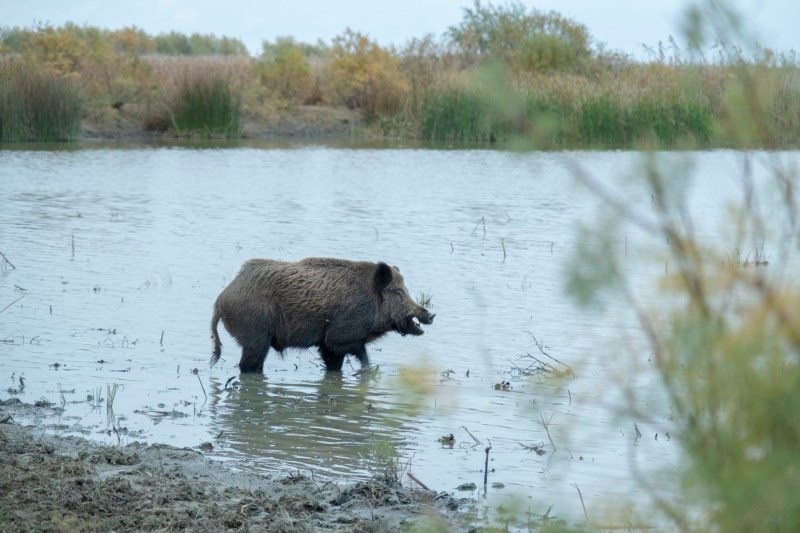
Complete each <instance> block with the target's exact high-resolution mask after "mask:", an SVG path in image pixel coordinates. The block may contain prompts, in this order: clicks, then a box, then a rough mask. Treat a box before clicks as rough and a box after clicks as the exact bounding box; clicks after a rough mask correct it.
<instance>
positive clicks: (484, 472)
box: [483, 439, 492, 493]
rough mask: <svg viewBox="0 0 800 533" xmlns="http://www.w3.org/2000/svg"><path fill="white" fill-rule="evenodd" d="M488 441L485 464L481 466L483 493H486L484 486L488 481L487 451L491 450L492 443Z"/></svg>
mask: <svg viewBox="0 0 800 533" xmlns="http://www.w3.org/2000/svg"><path fill="white" fill-rule="evenodd" d="M486 440H487V441H489V446H488V447H487V448H486V462H485V463H484V464H483V492H484V493H486V484H487V482H488V480H489V450H491V449H492V441H491V440H489V439H486Z"/></svg>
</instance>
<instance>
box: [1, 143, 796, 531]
mask: <svg viewBox="0 0 800 533" xmlns="http://www.w3.org/2000/svg"><path fill="white" fill-rule="evenodd" d="M780 157H781V158H783V159H784V160H786V161H789V162H790V164H795V165H796V164H797V160H798V155H797V154H780ZM643 158H644V156H643V155H642V154H639V153H636V152H582V153H581V152H565V153H529V154H519V153H510V152H502V151H491V150H432V149H387V148H380V149H371V148H349V147H328V146H316V145H290V146H283V147H275V146H249V147H224V148H221V147H217V148H214V147H204V148H202V149H201V148H191V147H164V146H133V147H104V146H92V147H88V148H83V149H77V150H75V149H70V150H25V149H14V150H8V149H6V150H0V183H2V190H3V207H2V209H0V252H3V253H4V254H5V255H6V256H7V258H8V259H9V260H10V261H11V262H12V263H13V264H14V266H15V267H16V268H15V269H14V268H11V267H10V266H8V265H7V264H6V265H5V266H4V268H3V269H2V270H0V309H2V308H4V307H6V306H7V305H9V304H11V305H10V306H9V307H8V308H7V309H5V310H4V311H3V312H2V313H0V341H1V342H0V388H2V391H3V392H2V393H0V397H2V396H6V395H8V394H11V392H9V393H6V392H5V391H6V389H19V378H20V377H21V376H22V377H23V378H24V384H25V386H24V389H23V390H22V391H20V392H19V393H18V395H19V397H20V398H21V399H23V400H24V401H28V402H34V401H36V400H38V399H46V400H48V401H50V402H54V403H55V404H57V405H62V406H63V407H64V411H63V415H62V419H61V420H60V421H59V424H58V425H57V426H54V427H51V428H50V430H51V431H54V432H61V433H71V432H80V433H84V434H85V435H86V436H87V437H89V438H92V439H95V440H98V441H102V442H107V443H109V444H116V443H118V442H121V443H126V442H130V441H134V440H145V441H155V442H166V443H169V444H172V445H176V446H192V447H196V446H199V445H200V444H201V443H203V442H211V443H212V444H213V450H212V451H211V452H209V455H210V456H212V457H214V458H217V459H222V460H226V461H230V462H231V465H232V466H234V467H236V468H241V469H248V470H256V471H261V472H267V473H274V472H280V473H286V472H289V471H298V470H299V471H301V472H303V473H312V474H313V475H314V476H319V477H321V478H333V479H340V478H343V479H355V478H359V477H364V476H368V475H370V473H371V472H370V470H371V469H372V467H371V465H370V463H369V461H368V460H365V457H369V449H370V444H371V443H374V442H376V441H378V440H380V439H381V438H390V439H392V441H393V442H394V443H395V444H396V445H397V446H398V448H399V450H400V452H401V455H402V460H403V463H404V464H405V463H406V462H408V463H409V464H408V465H407V467H406V468H407V471H408V472H411V473H413V474H414V475H415V476H416V477H417V478H418V479H420V480H421V481H423V482H424V483H425V484H427V485H428V486H429V487H430V488H432V489H435V490H448V491H451V490H454V488H455V487H456V486H457V485H459V484H461V483H465V482H474V483H476V484H477V485H479V486H482V484H483V467H484V459H485V448H486V447H488V446H489V445H491V452H490V468H491V469H492V471H491V473H490V474H489V483H490V485H491V483H493V482H500V483H503V484H504V488H492V487H491V486H490V488H489V491H490V493H492V494H493V495H495V496H497V497H503V496H504V495H508V494H518V495H522V496H524V497H528V498H530V499H531V503H532V505H533V506H534V508H535V509H537V510H538V511H539V512H543V511H544V510H546V508H547V506H549V505H550V504H556V507H555V509H554V514H558V515H560V516H572V517H578V518H580V517H582V515H583V511H582V507H581V502H580V500H579V498H578V496H577V493H576V487H575V486H576V485H577V486H578V487H579V488H580V490H581V493H582V496H583V499H584V501H585V503H586V506H587V508H589V509H590V510H591V509H593V508H594V509H598V510H602V509H605V508H606V507H607V506H608V504H609V502H611V501H615V499H617V497H622V498H625V499H627V500H628V501H633V502H634V504H636V503H637V502H644V501H646V499H647V497H648V493H647V491H648V487H654V488H656V489H659V488H664V487H667V486H669V480H668V478H667V477H665V476H663V475H650V474H649V473H652V472H662V471H664V470H667V471H668V470H669V469H670V465H671V464H673V463H674V462H675V461H676V460H677V459H678V443H677V441H676V440H675V439H672V440H670V439H668V438H667V437H666V435H667V434H668V432H671V431H673V432H674V428H673V426H672V423H671V422H670V420H669V418H668V415H669V406H668V405H663V403H662V401H661V398H660V395H659V394H658V385H657V379H656V377H655V374H654V372H653V368H652V363H650V362H649V361H648V353H646V352H645V351H642V352H641V353H639V355H637V352H636V351H635V350H634V355H633V357H630V355H629V354H630V352H631V350H630V346H636V345H637V343H638V342H639V341H640V340H641V337H642V336H641V333H640V332H639V330H638V327H637V326H636V324H635V322H634V321H633V320H632V318H631V317H630V316H629V315H628V313H627V312H626V311H625V310H624V307H621V302H619V301H616V300H609V301H608V302H606V305H605V306H604V307H605V311H595V312H592V313H590V312H587V311H584V310H579V309H578V308H576V306H575V305H574V304H573V303H572V302H571V301H570V300H569V299H568V298H567V297H566V296H565V295H564V291H563V286H564V271H565V269H566V264H567V262H568V261H569V260H570V259H571V257H572V253H573V251H574V249H575V239H576V236H575V235H576V232H575V229H576V226H577V225H578V224H579V223H584V224H587V223H588V224H589V225H592V224H593V223H594V221H595V220H596V216H597V215H596V213H597V206H598V203H599V201H598V200H597V199H596V198H595V197H593V196H592V195H590V194H588V193H587V192H586V191H585V190H584V189H583V188H582V187H580V186H578V185H577V184H576V181H575V179H574V172H575V168H576V167H580V168H583V169H585V170H586V171H587V172H590V173H591V174H592V175H593V176H595V177H596V178H597V179H599V180H602V181H604V182H608V183H618V182H619V181H620V179H621V178H625V177H626V176H632V175H635V174H637V173H638V172H639V170H640V168H641V165H642V161H643ZM659 158H660V159H662V160H665V161H668V162H670V164H671V165H673V166H675V165H677V166H682V165H685V164H686V163H685V162H686V161H689V160H691V161H694V163H693V166H691V167H690V170H687V171H686V174H687V175H692V176H695V177H696V178H698V179H696V180H695V182H694V183H693V186H692V187H691V189H690V191H689V192H688V193H687V194H688V197H689V203H690V205H691V206H692V210H693V213H696V214H697V220H696V222H697V223H698V232H699V233H700V234H701V235H705V236H707V237H708V238H710V239H718V238H722V237H723V234H724V232H725V230H726V229H725V227H724V226H723V225H721V224H720V223H719V220H720V217H721V214H722V212H723V206H724V204H725V201H726V199H727V197H728V196H729V195H730V194H734V192H735V190H736V187H732V184H735V183H738V182H737V176H738V175H739V174H741V172H742V169H743V168H744V166H743V156H742V155H741V154H738V153H735V152H706V153H695V154H679V153H670V154H660V155H659ZM756 159H757V158H756ZM792 162H793V163H792ZM756 163H758V161H756ZM764 167H765V165H760V164H756V165H755V167H754V168H755V170H753V172H754V175H755V179H756V181H758V180H759V179H760V176H761V175H763V174H764V173H765V172H766V170H765V168H764ZM631 191H632V192H629V193H628V194H629V197H628V201H629V202H631V204H632V205H635V206H637V207H638V206H645V207H646V206H647V205H649V204H648V202H650V198H649V197H647V196H645V195H644V193H641V192H637V191H636V189H635V188H634V189H632V190H631ZM618 243H619V245H620V247H623V246H624V249H625V256H624V257H625V267H626V268H627V269H629V273H630V275H631V276H633V278H634V279H635V280H637V282H638V283H639V284H640V285H641V287H642V290H643V291H645V292H644V293H643V294H645V296H646V295H647V291H648V290H650V289H648V287H649V282H650V281H651V280H652V279H654V277H655V276H656V275H658V274H660V273H662V272H663V271H664V268H665V266H664V263H663V261H662V260H660V259H657V258H655V257H654V254H653V253H652V250H651V249H650V247H649V246H648V244H647V243H646V242H645V241H644V240H642V239H641V238H639V237H638V236H637V232H636V231H635V230H633V229H627V230H625V232H624V234H621V235H619V238H618ZM767 253H769V250H767ZM312 255H315V256H337V257H345V258H350V259H365V260H381V261H386V262H388V263H390V264H394V265H397V266H399V267H400V269H401V270H402V272H403V274H404V277H405V279H406V284H407V286H408V288H409V290H410V291H411V293H412V295H418V294H420V293H426V294H430V296H431V297H432V311H433V312H435V313H436V314H437V318H436V321H435V323H434V324H433V325H431V326H428V327H426V333H425V335H423V336H421V337H414V338H412V337H406V338H401V337H400V336H397V335H390V336H387V337H385V338H384V339H381V340H380V341H378V342H377V343H374V344H372V345H370V347H369V351H370V354H371V360H372V362H374V363H376V364H379V365H380V368H379V370H378V371H376V372H369V373H366V374H364V375H361V376H354V375H353V374H354V372H355V370H357V369H358V365H357V362H355V361H353V362H352V366H351V365H349V364H347V363H345V372H343V373H342V374H326V373H325V372H324V371H323V370H322V368H321V362H320V360H319V357H318V356H317V355H316V353H315V352H313V351H298V350H288V351H287V352H286V353H285V356H284V357H283V358H281V357H280V356H278V355H277V354H275V353H270V355H269V356H268V359H267V363H266V370H265V373H264V375H263V376H262V375H258V376H254V375H246V376H239V374H238V372H237V368H236V363H237V362H238V349H237V346H236V344H235V342H234V341H233V339H231V338H230V337H229V336H228V335H227V334H226V333H223V334H222V342H223V358H222V360H221V361H220V363H218V364H217V366H215V367H214V368H212V369H209V366H208V359H209V355H210V351H211V347H210V341H209V331H208V328H209V321H210V316H211V305H212V303H213V301H214V299H215V298H216V296H217V294H218V293H219V291H220V290H222V289H223V288H224V287H225V285H226V284H227V283H228V282H229V281H230V280H231V279H232V277H233V276H234V275H235V274H236V272H237V271H238V268H239V266H240V265H241V263H242V262H243V261H245V260H246V259H249V258H252V257H270V258H279V259H286V260H294V259H300V258H302V257H306V256H312ZM12 302H13V303H12ZM536 340H538V341H540V342H544V347H543V349H544V350H545V351H546V352H547V353H548V354H549V355H550V356H552V357H553V358H555V359H557V360H558V361H560V362H563V363H565V364H566V365H568V366H569V367H570V368H571V369H572V370H573V371H574V376H573V377H572V378H570V379H566V380H564V381H556V380H553V379H551V378H548V377H547V376H541V375H540V376H533V377H524V376H522V375H520V373H519V372H515V371H514V369H515V368H525V367H528V366H530V365H532V364H533V363H534V360H533V359H531V358H530V357H529V355H534V356H536V357H538V358H540V359H543V360H545V361H547V362H551V363H553V364H554V366H556V367H559V368H561V369H564V367H562V366H560V365H558V364H557V363H555V361H552V360H550V359H548V358H547V357H546V356H544V355H543V354H542V353H541V352H540V350H539V348H538V347H537V345H536ZM231 378H233V380H231V381H230V383H228V382H229V380H230V379H231ZM504 381H508V382H510V384H511V388H510V389H509V390H502V389H500V390H497V389H496V388H495V384H498V383H501V382H504ZM114 386H116V390H115V391H114V390H112V389H113V388H114ZM626 389H627V390H632V391H634V392H635V393H636V394H635V398H636V403H637V404H636V407H638V408H640V409H641V410H643V411H644V412H646V413H648V414H649V415H650V416H648V417H646V418H645V419H643V420H634V419H632V418H630V417H629V416H627V417H626V416H620V415H619V412H620V410H619V407H620V406H621V405H622V403H623V398H624V392H625V390H626ZM110 394H111V395H113V409H112V410H109V409H107V406H108V404H109V403H110V402H109V395H110ZM634 423H636V428H638V430H639V431H640V432H641V437H640V438H636V429H635V427H634ZM548 432H549V435H548ZM450 433H452V434H453V435H454V436H455V439H456V440H455V444H454V445H453V446H452V447H448V446H443V445H442V444H441V443H439V442H437V439H439V438H440V437H441V436H443V435H449V434H450ZM473 436H474V438H473ZM538 444H542V445H543V449H544V450H545V452H546V453H545V454H544V455H538V454H537V453H535V452H534V451H531V450H530V449H528V448H526V446H531V445H538ZM642 480H644V481H642ZM404 481H407V480H404ZM469 494H472V493H466V495H469ZM590 512H591V511H590Z"/></svg>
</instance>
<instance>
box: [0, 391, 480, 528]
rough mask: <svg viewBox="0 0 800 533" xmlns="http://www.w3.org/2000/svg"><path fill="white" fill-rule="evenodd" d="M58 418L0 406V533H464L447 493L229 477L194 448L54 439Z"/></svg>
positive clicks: (49, 411) (36, 409) (42, 410)
mask: <svg viewBox="0 0 800 533" xmlns="http://www.w3.org/2000/svg"><path fill="white" fill-rule="evenodd" d="M57 417H58V409H57V408H52V407H50V406H47V405H42V406H36V405H30V404H25V403H22V402H20V401H19V400H17V399H15V398H11V399H8V400H5V401H3V400H0V531H109V530H114V531H135V530H147V531H152V530H158V531H186V530H191V531H226V530H237V531H270V532H272V531H275V532H280V531H286V532H289V531H300V532H304V531H381V532H384V531H388V532H392V531H408V530H409V529H414V528H415V527H419V529H420V530H422V531H450V530H453V531H454V530H459V531H461V530H469V529H470V528H469V526H467V525H466V524H464V523H461V524H459V522H461V519H460V516H461V515H460V510H459V507H465V506H467V505H468V502H467V500H456V499H455V498H454V497H453V496H452V495H450V494H447V493H440V494H437V493H435V492H432V491H425V490H421V489H419V490H412V489H410V488H403V487H391V486H387V485H386V484H383V483H380V482H378V481H370V482H359V483H356V484H340V483H337V482H332V481H328V482H321V481H319V480H314V479H310V478H309V477H306V476H304V475H301V474H299V473H298V474H290V475H285V476H261V475H254V474H248V473H242V472H236V471H234V470H232V469H231V468H229V467H227V466H226V465H225V464H222V463H219V462H214V461H210V460H208V459H206V457H205V456H204V455H203V453H202V452H201V451H198V450H193V449H188V448H183V449H180V448H175V447H172V446H166V445H159V444H141V443H132V444H129V445H127V446H120V447H116V446H113V447H112V446H104V445H99V444H95V443H92V442H90V441H87V440H85V439H83V438H80V437H74V436H68V437H64V436H58V434H57V429H54V428H57V426H55V425H54V422H57ZM16 419H20V420H22V419H27V420H30V419H35V420H36V423H35V424H33V425H29V426H22V425H21V424H19V423H17V421H16Z"/></svg>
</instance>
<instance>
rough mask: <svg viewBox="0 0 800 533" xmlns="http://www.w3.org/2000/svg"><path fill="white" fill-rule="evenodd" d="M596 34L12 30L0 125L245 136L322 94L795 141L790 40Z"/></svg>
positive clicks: (544, 120) (506, 19)
mask: <svg viewBox="0 0 800 533" xmlns="http://www.w3.org/2000/svg"><path fill="white" fill-rule="evenodd" d="M592 42H593V40H592V39H591V36H590V34H589V31H588V29H587V28H585V27H584V26H582V25H580V24H578V23H577V22H574V21H571V20H569V19H565V18H563V17H561V16H560V15H558V14H555V13H541V12H538V11H535V10H532V11H528V10H525V9H524V8H522V7H521V6H519V5H515V4H510V5H508V6H505V7H495V6H491V5H489V6H484V5H481V4H477V3H476V4H475V7H474V8H472V9H467V10H465V16H464V19H463V21H462V22H461V24H459V25H456V26H453V27H451V28H450V30H449V32H448V33H447V34H446V35H445V36H444V38H443V39H441V40H438V39H434V38H433V37H431V36H428V37H425V38H421V39H412V40H410V41H409V42H408V43H406V45H404V46H403V47H402V48H383V47H381V46H379V45H378V44H377V43H375V42H373V41H372V40H370V39H369V38H368V37H367V36H365V35H362V34H360V33H358V32H354V31H351V30H347V31H345V32H344V33H343V34H342V35H340V36H338V37H336V38H335V39H333V41H332V42H331V43H330V44H326V43H322V42H319V43H317V44H315V45H309V44H306V43H299V42H296V41H294V40H293V39H291V38H281V39H277V40H276V41H275V42H266V43H265V44H264V47H263V51H262V53H261V54H260V55H259V56H258V57H255V58H254V57H250V56H248V55H247V53H246V50H245V48H244V46H242V45H241V43H239V42H237V41H236V40H234V39H227V38H223V39H217V38H215V37H209V36H200V35H192V36H183V35H180V34H176V33H171V34H168V35H159V36H149V35H147V34H145V33H144V32H142V31H141V30H136V29H133V28H125V29H121V30H114V31H111V30H104V29H99V28H91V27H82V26H76V25H70V24H68V25H66V26H64V27H59V28H54V27H49V26H40V27H37V28H31V29H19V28H13V29H10V28H5V29H3V30H2V33H0V56H1V57H2V58H3V59H2V64H0V68H2V70H3V77H2V79H3V80H4V81H3V82H2V84H0V106H2V108H0V120H1V121H2V133H1V134H2V140H3V141H19V140H54V139H58V140H70V139H74V138H75V137H76V136H77V132H78V128H79V126H80V124H81V121H83V123H84V124H86V123H99V124H116V125H118V126H119V127H120V128H121V129H125V128H127V129H128V130H131V129H133V130H138V131H142V132H149V133H156V134H160V135H173V136H200V137H238V136H240V135H241V134H242V124H243V123H244V122H255V123H258V122H259V121H261V122H267V121H268V120H269V119H270V117H274V116H275V115H276V114H280V115H282V116H291V114H292V112H293V110H295V109H300V108H302V107H307V106H326V107H334V108H335V107H341V108H347V109H354V110H357V111H358V112H359V113H360V115H361V116H362V117H363V119H364V121H365V122H366V124H367V128H366V132H365V133H366V134H367V135H371V136H376V137H401V138H409V139H423V140H442V141H468V142H493V141H509V140H514V139H519V138H522V139H525V140H526V141H527V142H528V145H529V146H531V147H535V148H560V147H635V146H640V145H647V146H662V147H682V146H702V147H715V146H760V147H768V148H772V147H796V146H797V145H798V144H800V69H798V65H797V62H796V60H795V56H794V55H792V54H788V53H787V54H779V53H775V52H773V51H764V50H762V51H759V52H757V53H755V54H753V55H752V56H747V55H746V54H745V53H743V52H742V51H741V50H739V49H735V48H731V47H725V46H724V44H721V45H720V47H719V49H718V52H717V54H716V56H715V57H714V58H712V59H708V58H698V57H697V56H694V55H691V54H688V53H685V52H681V51H679V50H678V48H677V47H676V46H673V47H672V48H671V51H670V53H669V54H667V53H664V52H663V50H661V51H660V52H659V53H654V54H653V59H652V60H650V61H646V62H641V61H633V60H631V59H630V58H626V57H623V56H620V55H617V54H613V53H608V52H605V51H603V49H602V48H599V47H593V46H592V45H591V44H590V43H592ZM682 54H683V55H685V56H686V58H685V57H682ZM687 58H688V59H687ZM31 80H37V81H36V83H32V82H31ZM123 111H125V112H127V115H125V116H126V117H128V120H127V122H125V124H124V128H123V126H122V125H121V124H122V123H123V122H124V121H122V120H121V119H120V115H121V113H122V112H123ZM131 117H133V118H132V119H131ZM753 117H755V120H753ZM76 121H77V122H76ZM350 131H352V129H351V130H350Z"/></svg>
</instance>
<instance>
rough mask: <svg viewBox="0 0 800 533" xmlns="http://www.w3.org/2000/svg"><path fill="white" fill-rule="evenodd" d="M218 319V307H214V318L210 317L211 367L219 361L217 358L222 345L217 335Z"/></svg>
mask: <svg viewBox="0 0 800 533" xmlns="http://www.w3.org/2000/svg"><path fill="white" fill-rule="evenodd" d="M219 319H220V316H219V307H217V306H216V305H215V306H214V316H212V317H211V342H213V343H214V351H213V352H212V353H211V366H214V365H215V364H216V362H217V361H219V356H220V354H221V353H222V343H221V342H220V341H219V333H217V324H219Z"/></svg>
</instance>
